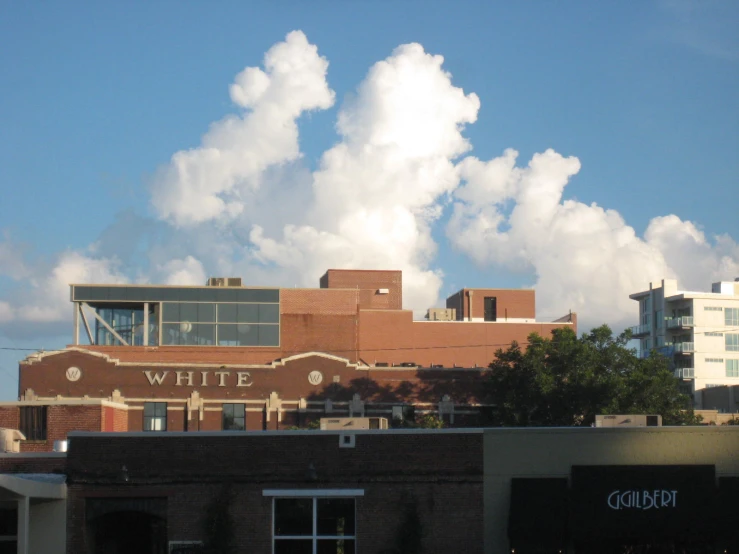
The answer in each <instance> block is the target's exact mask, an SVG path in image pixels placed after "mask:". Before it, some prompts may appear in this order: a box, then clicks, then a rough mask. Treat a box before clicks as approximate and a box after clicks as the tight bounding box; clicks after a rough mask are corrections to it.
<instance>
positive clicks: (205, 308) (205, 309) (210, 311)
mask: <svg viewBox="0 0 739 554" xmlns="http://www.w3.org/2000/svg"><path fill="white" fill-rule="evenodd" d="M215 320H216V305H215V304H205V303H201V304H198V321H200V322H201V323H212V322H214V321H215Z"/></svg>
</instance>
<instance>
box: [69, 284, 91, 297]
mask: <svg viewBox="0 0 739 554" xmlns="http://www.w3.org/2000/svg"><path fill="white" fill-rule="evenodd" d="M72 294H73V295H74V296H73V299H74V300H87V299H88V298H89V297H90V287H74V289H73V293H72Z"/></svg>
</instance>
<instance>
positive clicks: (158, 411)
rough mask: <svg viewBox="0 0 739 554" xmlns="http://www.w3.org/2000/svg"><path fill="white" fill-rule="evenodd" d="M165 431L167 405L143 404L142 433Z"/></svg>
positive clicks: (158, 403)
mask: <svg viewBox="0 0 739 554" xmlns="http://www.w3.org/2000/svg"><path fill="white" fill-rule="evenodd" d="M166 430H167V403H166V402H145V403H144V431H166Z"/></svg>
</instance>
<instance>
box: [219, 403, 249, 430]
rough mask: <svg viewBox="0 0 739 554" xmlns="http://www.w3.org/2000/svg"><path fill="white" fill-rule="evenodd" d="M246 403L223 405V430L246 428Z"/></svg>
mask: <svg viewBox="0 0 739 554" xmlns="http://www.w3.org/2000/svg"><path fill="white" fill-rule="evenodd" d="M244 407H245V406H244V404H224V405H223V430H224V431H244V430H245V429H246V415H245V414H246V410H244Z"/></svg>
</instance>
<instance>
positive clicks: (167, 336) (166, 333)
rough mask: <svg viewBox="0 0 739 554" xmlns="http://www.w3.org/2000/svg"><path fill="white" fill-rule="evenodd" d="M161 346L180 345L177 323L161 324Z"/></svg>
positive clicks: (178, 325)
mask: <svg viewBox="0 0 739 554" xmlns="http://www.w3.org/2000/svg"><path fill="white" fill-rule="evenodd" d="M162 344H163V345H177V344H181V343H180V324H179V323H163V324H162Z"/></svg>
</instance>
